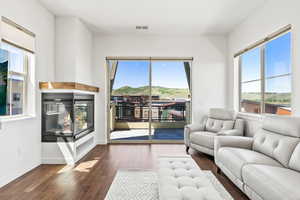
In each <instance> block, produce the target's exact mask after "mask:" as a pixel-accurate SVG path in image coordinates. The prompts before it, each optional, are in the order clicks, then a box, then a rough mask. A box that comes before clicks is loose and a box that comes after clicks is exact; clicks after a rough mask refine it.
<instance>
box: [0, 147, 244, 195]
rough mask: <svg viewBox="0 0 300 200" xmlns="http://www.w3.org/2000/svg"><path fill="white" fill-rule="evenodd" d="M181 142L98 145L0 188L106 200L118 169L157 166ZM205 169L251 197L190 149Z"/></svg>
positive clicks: (232, 189)
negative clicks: (71, 163)
mask: <svg viewBox="0 0 300 200" xmlns="http://www.w3.org/2000/svg"><path fill="white" fill-rule="evenodd" d="M183 154H185V147H184V145H179V144H113V145H98V146H97V147H95V148H94V149H93V150H92V151H91V152H90V153H89V154H88V155H87V156H85V157H84V158H83V159H82V160H81V161H80V162H79V163H78V164H77V165H76V166H74V167H69V166H64V165H41V166H39V167H37V168H35V169H34V170H32V171H30V172H29V173H27V174H25V175H23V176H22V177H20V178H18V179H16V180H15V181H13V182H12V183H10V184H8V185H6V186H4V187H3V188H1V189H0V199H1V200H11V199H12V200H22V199H24V200H46V199H49V200H50V199H51V200H55V199H59V200H77V199H80V200H85V199H87V200H96V199H97V200H102V199H104V198H105V195H106V193H107V191H108V189H109V186H110V184H111V183H112V181H113V178H114V176H115V174H116V172H117V170H118V169H121V168H141V169H153V168H155V163H156V161H155V158H156V157H157V156H159V155H183ZM190 154H191V155H192V157H193V158H194V160H195V161H196V162H197V163H198V165H199V166H200V167H201V168H202V169H203V170H211V171H212V172H213V173H214V174H215V175H216V177H217V178H218V179H219V181H220V182H221V183H222V184H223V185H224V186H225V188H226V189H227V190H228V191H229V193H230V194H231V195H232V196H233V197H234V199H236V200H248V198H247V197H246V196H245V195H244V194H243V193H242V192H241V191H240V190H239V189H238V188H237V187H235V186H234V184H232V183H231V182H230V181H229V180H228V179H227V178H226V177H225V176H223V175H219V174H217V171H216V165H215V164H214V162H213V158H212V157H210V156H207V155H204V154H201V153H197V152H195V151H193V150H190Z"/></svg>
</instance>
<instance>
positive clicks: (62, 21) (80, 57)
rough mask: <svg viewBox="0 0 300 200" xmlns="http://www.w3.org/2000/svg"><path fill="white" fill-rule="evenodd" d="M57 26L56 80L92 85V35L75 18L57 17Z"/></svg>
mask: <svg viewBox="0 0 300 200" xmlns="http://www.w3.org/2000/svg"><path fill="white" fill-rule="evenodd" d="M55 24H56V26H55V28H56V31H55V33H56V35H55V38H56V39H55V55H56V60H55V63H56V70H55V80H56V81H67V82H68V81H69V82H79V83H85V84H92V73H91V71H92V66H91V58H92V43H93V36H92V33H91V32H90V31H89V29H88V28H87V27H86V26H85V25H84V24H83V23H82V22H81V21H80V20H79V19H78V18H75V17H56V23H55Z"/></svg>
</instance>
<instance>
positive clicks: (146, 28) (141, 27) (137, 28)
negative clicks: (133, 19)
mask: <svg viewBox="0 0 300 200" xmlns="http://www.w3.org/2000/svg"><path fill="white" fill-rule="evenodd" d="M135 29H136V30H148V26H136V27H135Z"/></svg>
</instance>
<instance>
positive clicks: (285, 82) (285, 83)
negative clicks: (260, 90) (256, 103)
mask: <svg viewBox="0 0 300 200" xmlns="http://www.w3.org/2000/svg"><path fill="white" fill-rule="evenodd" d="M265 87H266V89H265V90H266V92H265V112H266V113H272V114H279V115H290V114H291V76H290V75H289V76H284V77H277V78H272V79H267V80H266V86H265Z"/></svg>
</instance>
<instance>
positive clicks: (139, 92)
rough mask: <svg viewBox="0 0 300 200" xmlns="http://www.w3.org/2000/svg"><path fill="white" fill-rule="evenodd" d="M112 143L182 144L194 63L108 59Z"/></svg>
mask: <svg viewBox="0 0 300 200" xmlns="http://www.w3.org/2000/svg"><path fill="white" fill-rule="evenodd" d="M107 64H108V68H109V85H110V88H109V90H110V101H109V132H110V135H109V140H110V141H111V142H140V141H150V142H151V141H153V142H154V141H156V142H158V141H170V142H172V141H177V142H178V141H182V140H183V136H184V133H183V131H184V126H185V124H187V123H189V121H190V109H191V84H190V66H191V62H190V61H184V60H172V61H170V60H117V59H115V60H108V61H107Z"/></svg>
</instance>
